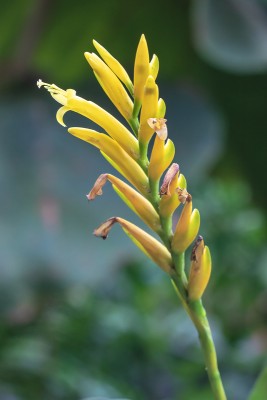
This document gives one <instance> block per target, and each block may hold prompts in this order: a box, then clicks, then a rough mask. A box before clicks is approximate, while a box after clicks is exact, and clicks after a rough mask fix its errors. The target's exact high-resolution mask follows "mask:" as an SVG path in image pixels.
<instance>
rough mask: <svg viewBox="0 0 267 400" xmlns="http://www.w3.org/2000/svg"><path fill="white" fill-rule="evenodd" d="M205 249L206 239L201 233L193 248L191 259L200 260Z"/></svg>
mask: <svg viewBox="0 0 267 400" xmlns="http://www.w3.org/2000/svg"><path fill="white" fill-rule="evenodd" d="M203 250H204V239H203V236H201V235H199V236H198V238H197V240H196V241H195V244H194V247H193V249H192V253H191V261H195V262H198V261H199V259H200V257H201V255H202V253H203Z"/></svg>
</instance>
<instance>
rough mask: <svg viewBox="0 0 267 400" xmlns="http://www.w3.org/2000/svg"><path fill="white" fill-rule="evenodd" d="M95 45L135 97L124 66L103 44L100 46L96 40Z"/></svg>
mask: <svg viewBox="0 0 267 400" xmlns="http://www.w3.org/2000/svg"><path fill="white" fill-rule="evenodd" d="M93 44H94V46H95V48H96V50H97V51H98V53H99V54H100V56H101V57H102V58H103V60H104V61H105V63H106V64H107V65H108V66H109V68H110V69H111V71H113V72H114V74H115V75H117V77H118V78H119V79H120V81H121V82H122V83H124V85H125V86H126V87H127V89H128V90H129V92H130V93H131V94H132V95H133V83H132V81H131V79H130V77H129V75H128V74H127V72H126V71H125V69H124V68H123V66H122V65H121V64H120V63H119V61H118V60H116V58H115V57H113V56H112V55H111V54H110V53H109V52H108V51H107V50H106V49H105V48H104V47H103V46H101V44H99V43H98V42H97V41H96V40H93Z"/></svg>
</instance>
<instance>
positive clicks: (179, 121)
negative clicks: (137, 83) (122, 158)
mask: <svg viewBox="0 0 267 400" xmlns="http://www.w3.org/2000/svg"><path fill="white" fill-rule="evenodd" d="M255 21H256V22H255ZM0 26H1V35H0V79H1V80H0V85H1V88H2V94H1V118H0V122H1V146H0V153H1V157H0V164H1V168H0V185H1V198H0V200H1V207H0V210H1V218H0V239H1V244H0V245H1V249H0V254H1V259H0V264H1V280H0V281H1V283H0V288H1V290H0V315H1V323H0V326H1V328H0V332H1V341H0V377H1V379H0V399H3V400H24V399H25V400H26V399H27V400H36V399H44V400H46V399H56V400H72V399H73V400H74V399H82V398H88V397H89V398H90V396H103V397H107V398H110V397H113V398H116V397H125V398H129V399H132V400H134V399H138V400H147V399H153V400H192V399H196V398H197V399H198V400H202V399H203V400H204V399H205V400H208V399H210V389H209V386H208V384H207V378H206V373H205V370H204V368H203V361H202V357H201V354H200V349H199V347H198V344H197V337H196V334H195V332H194V330H193V328H192V326H191V324H190V321H188V318H187V316H186V315H185V314H184V312H183V311H182V310H181V309H180V308H179V302H178V300H177V299H176V297H175V293H174V292H173V291H172V288H171V285H170V283H169V281H168V279H166V277H164V275H162V273H161V271H158V270H157V269H156V268H155V267H154V266H153V267H152V265H151V264H146V263H145V264H142V259H141V258H140V259H139V256H138V253H136V254H137V255H136V257H135V258H133V257H132V253H131V254H130V253H129V254H130V255H129V256H128V257H127V261H126V260H125V259H124V260H121V262H120V263H119V265H118V267H117V269H116V268H114V267H113V264H112V265H110V266H107V268H106V269H105V274H103V275H102V276H100V277H99V275H101V273H100V272H99V271H95V272H91V271H94V270H93V265H94V263H97V261H99V260H96V259H94V258H93V257H92V252H91V251H92V250H91V249H90V248H89V247H88V248H87V245H88V242H87V237H86V235H87V230H88V222H87V221H86V220H85V218H84V214H83V210H82V204H83V203H82V201H77V202H76V203H75V202H74V198H75V199H77V197H79V199H80V196H82V195H83V193H84V192H85V191H86V190H87V189H89V187H87V186H88V182H87V180H88V179H90V180H91V181H92V182H93V181H94V179H95V177H96V176H95V174H96V173H95V172H94V174H92V171H94V170H97V168H98V167H96V162H97V161H96V159H97V157H94V155H92V153H90V152H88V153H85V151H88V150H87V148H86V149H85V150H83V148H84V144H82V143H78V142H75V143H74V140H73V141H72V138H67V139H66V138H65V136H64V138H63V135H62V134H61V132H62V131H56V130H55V131H52V129H51V127H52V122H51V121H53V126H54V125H56V121H55V120H54V114H53V112H54V111H51V110H52V109H50V108H48V109H46V110H45V111H44V108H43V106H42V104H41V103H40V102H39V101H37V100H36V93H35V92H36V89H35V86H34V85H35V82H36V80H37V79H38V78H39V77H41V78H42V79H43V80H47V81H48V82H50V81H54V82H55V83H57V84H58V85H60V86H62V87H63V86H66V87H72V88H76V87H78V88H79V87H80V88H81V89H80V90H81V94H82V95H83V96H85V97H90V96H91V82H90V80H92V79H93V74H91V73H90V71H89V68H88V66H87V64H86V61H85V60H84V58H83V52H84V51H86V50H88V51H91V50H92V44H91V41H92V39H93V38H96V39H97V40H98V41H99V42H100V43H102V44H103V45H104V46H105V47H106V48H107V49H109V50H110V51H111V52H112V53H113V54H114V55H115V56H116V57H117V58H118V59H119V60H120V61H121V62H122V63H123V64H124V65H125V67H126V68H127V70H128V71H129V72H130V73H132V65H133V57H134V56H133V55H134V53H135V48H136V44H137V42H138V40H139V37H140V34H141V33H142V32H144V33H145V34H146V37H147V40H148V43H149V47H150V49H151V52H154V51H155V52H157V55H158V56H159V59H160V80H161V81H160V83H159V85H160V87H162V88H163V90H162V92H163V93H162V94H163V97H164V98H165V100H166V102H167V107H168V123H169V124H170V128H171V129H170V131H171V132H172V133H171V134H174V136H175V135H176V132H178V133H177V135H176V137H175V140H177V156H176V160H177V161H178V162H179V163H180V162H182V165H181V167H182V169H183V172H185V175H186V176H188V171H189V175H191V178H190V180H189V184H190V182H191V181H193V182H194V183H193V191H192V194H193V195H194V204H195V205H196V206H197V208H199V209H200V211H201V216H202V225H201V226H202V228H201V234H203V235H204V236H205V240H206V242H207V243H208V244H209V246H210V248H211V251H212V255H213V265H214V267H213V274H212V280H211V283H210V285H209V288H208V290H207V293H206V294H205V298H204V301H205V304H206V306H207V309H208V312H209V315H211V323H212V328H213V332H214V336H215V342H216V344H217V349H218V355H219V363H220V366H221V370H222V375H223V380H224V381H225V383H226V389H227V392H228V393H229V398H233V399H235V400H243V399H244V398H246V397H247V394H248V392H249V390H250V389H251V387H252V385H253V382H254V381H255V379H256V377H257V375H258V374H259V372H260V369H261V367H262V365H263V364H264V360H266V349H267V323H266V320H267V314H266V300H267V292H266V287H267V269H266V264H267V248H266V236H267V235H266V233H267V232H266V226H267V225H266V207H267V180H266V179H265V176H264V171H265V161H266V148H267V135H266V131H267V118H266V92H267V91H266V89H267V67H266V43H267V41H266V30H267V27H266V26H267V23H266V2H265V1H264V0H257V1H256V0H255V1H254V2H250V1H249V0H246V1H245V0H244V1H242V2H241V1H240V0H228V1H225V2H220V1H215V0H213V1H208V0H205V1H204V0H203V1H202V2H200V1H198V0H196V1H188V0H180V1H169V2H167V3H166V4H164V5H163V6H161V7H159V8H155V2H152V0H147V1H146V2H144V1H140V0H136V1H135V2H134V7H131V11H130V12H129V5H128V4H127V3H125V2H123V1H122V0H102V1H101V2H95V1H86V2H84V1H81V0H77V1H75V2H73V1H67V0H57V1H53V0H38V1H34V0H14V1H13V2H12V5H10V4H9V3H8V2H2V3H1V13H0ZM88 88H89V89H90V91H89V95H88ZM177 88H178V89H177ZM181 88H182V89H181ZM185 88H186V90H185ZM10 92H13V96H11V95H10ZM33 93H35V94H34V96H33ZM188 93H190V95H188ZM25 94H26V95H28V96H31V97H32V100H33V101H32V102H29V103H28V102H27V99H26V100H25ZM92 95H93V96H94V95H95V92H94V91H93V90H92ZM190 96H191V97H190ZM177 97H179V101H178V102H176V101H175V99H177ZM192 99H193V101H192ZM93 100H95V98H93ZM33 103H34V105H33ZM101 104H103V103H102V102H101ZM199 104H200V106H199ZM207 104H208V105H209V106H208V107H207ZM178 108H179V110H180V111H178V110H177V109H178ZM215 110H216V111H217V114H219V116H220V118H219V120H220V121H219V122H218V118H217V117H218V115H217V116H215V114H216V112H215ZM196 116H197V117H196ZM10 121H12V123H13V125H11V124H10ZM186 121H188V123H189V125H190V126H188V123H187V124H186V123H185V122H186ZM221 121H223V122H222V123H221ZM172 124H173V125H172ZM222 127H224V128H225V138H226V140H225V143H223V139H222V135H221V134H219V132H220V133H221V129H222ZM197 128H198V129H197ZM55 129H57V128H55ZM37 130H38V132H40V136H38V134H37ZM199 130H200V132H199ZM48 132H50V136H49V135H48ZM189 132H190V134H189ZM207 132H208V134H207ZM52 138H54V139H52ZM179 141H180V144H178V143H179ZM207 143H209V147H207ZM223 145H224V146H225V147H223ZM67 146H69V147H67ZM201 146H202V147H201ZM207 148H208V149H209V154H206V153H205V152H203V149H207ZM83 152H84V153H83ZM73 154H74V156H73V158H71V157H72V155H73ZM87 154H88V156H87ZM33 155H34V156H33ZM200 155H201V158H202V159H203V160H204V162H203V163H204V164H205V165H204V167H203V163H202V164H200V161H199V156H200ZM60 156H61V158H60ZM75 157H76V159H75ZM86 157H87V158H89V161H88V163H86V162H85V159H87V158H86ZM77 160H78V161H77ZM207 160H208V161H207ZM190 166H191V170H190ZM99 168H102V164H101V166H100V165H99ZM101 172H103V171H102V170H101V171H99V173H101ZM92 175H94V176H92ZM87 176H88V177H87ZM77 177H78V178H77ZM91 181H90V182H91ZM49 184H50V186H49ZM85 187H86V188H85ZM190 191H191V187H190ZM52 192H53V193H54V196H55V198H54V197H53V196H51V193H52ZM107 193H109V192H107ZM76 194H77V196H76ZM103 197H104V196H103ZM53 199H54V200H56V201H57V202H56V201H55V204H54V203H53ZM42 201H43V203H44V204H43V205H42V207H43V208H45V210H47V208H46V207H48V206H47V204H46V201H48V203H49V202H50V203H51V202H52V203H53V204H54V206H55V208H56V207H58V204H59V203H60V204H65V205H66V208H65V209H64V210H63V211H62V210H61V212H62V214H63V216H64V215H68V220H67V219H66V220H64V221H63V225H61V226H60V233H59V232H58V231H57V229H56V228H55V226H54V225H53V221H52V227H51V226H48V227H45V228H46V229H44V230H43V231H42V225H41V222H40V220H38V218H37V222H36V220H35V219H34V217H35V216H36V215H37V216H38V213H37V210H38V207H40V204H39V203H41V202H42ZM101 202H102V203H101ZM101 202H100V203H99V204H100V206H99V208H93V207H96V206H95V205H94V206H91V209H93V210H94V211H93V212H91V214H90V217H89V220H90V229H91V230H92V228H94V226H93V224H94V223H95V221H96V220H97V223H98V222H101V221H100V219H101V220H102V218H101V216H102V214H101V215H100V210H102V212H103V209H104V212H107V213H109V212H110V210H113V209H115V208H114V199H112V201H110V200H109V198H108V200H107V203H104V200H102V199H101ZM108 202H110V203H111V202H112V205H111V204H109V203H108ZM50 203H49V204H50ZM53 204H52V206H53ZM103 204H104V206H103ZM259 205H261V206H262V208H261V209H260V208H259ZM101 207H102V208H101ZM112 207H113V208H112ZM116 207H117V208H116V210H120V211H121V210H122V208H121V207H122V206H121V205H120V203H119V200H116ZM52 208H53V207H52ZM95 210H96V211H95ZM44 212H46V211H44ZM112 212H113V211H112ZM29 213H30V214H31V215H32V218H29V215H30V214H29ZM88 214H89V211H88ZM93 214H94V215H93ZM109 216H110V215H109V214H108V215H107V217H109ZM8 218H9V219H10V221H9V224H8V221H7V219H8ZM104 219H105V218H103V220H104ZM78 231H80V235H77V232H78ZM38 232H39V233H38ZM18 236H19V237H18ZM84 237H86V238H85V239H83V240H82V238H84ZM63 238H65V241H64V245H63V244H62V243H61V242H62V241H63ZM94 240H97V239H94ZM111 240H112V238H110V242H108V243H111V244H108V243H101V251H102V253H103V254H102V255H101V256H102V257H103V256H105V257H106V260H107V259H109V258H112V255H111V252H112V251H113V258H112V260H113V261H114V258H115V257H117V256H116V254H117V253H118V251H119V249H120V248H123V249H124V250H125V249H126V248H125V247H124V246H125V242H123V241H122V239H119V240H120V242H119V243H118V241H116V239H114V242H111ZM92 241H93V239H92ZM26 242H27V243H26ZM39 242H40V243H41V245H42V252H41V253H40V252H39V245H40V243H39ZM18 243H19V246H20V250H21V249H22V251H20V252H19V251H18ZM25 243H26V244H25ZM93 243H95V242H93ZM97 246H99V243H98V244H97V245H94V244H93V245H92V246H91V247H94V250H95V251H96V252H99V250H98V247H97ZM108 246H109V247H108ZM102 249H103V250H102ZM127 249H128V248H127ZM127 249H126V251H128V250H127ZM56 251H57V252H59V253H60V252H61V257H58V258H57V257H56V254H58V253H56ZM16 252H17V253H16ZM37 252H39V253H38V254H37ZM114 252H115V253H116V254H115V255H114ZM7 253H9V254H10V255H11V257H10V258H8V257H6V254H7ZM15 254H17V255H19V257H21V259H20V268H21V269H23V271H24V273H23V274H21V270H20V271H18V270H16V268H14V265H13V264H16V262H17V259H16V262H15V261H14V260H15V257H13V256H14V255H15ZM77 254H79V255H80V258H78V256H77ZM127 254H128V253H127ZM29 255H30V257H29ZM75 258H76V259H77V260H79V262H80V263H81V264H82V268H84V265H86V266H89V267H90V273H91V275H92V274H93V273H94V274H95V275H97V274H98V278H99V280H98V282H101V284H99V283H98V284H95V283H94V285H92V284H91V285H89V284H88V283H87V282H88V281H87V280H86V279H85V278H84V277H85V276H88V275H89V271H87V270H86V268H84V271H83V273H81V269H82V268H80V269H79V267H80V266H78V265H75V262H73V259H75ZM6 259H8V260H11V262H10V265H5V260H6ZM12 260H13V263H12ZM102 260H103V258H102ZM67 262H69V263H72V264H74V265H71V270H72V275H71V274H70V267H69V265H68V273H67V272H66V273H64V268H63V267H62V265H63V266H64V264H66V265H65V270H67ZM99 270H100V269H99ZM7 271H8V272H9V274H8V273H7ZM36 271H38V273H37V272H36ZM67 274H68V276H71V277H72V279H73V280H71V279H70V278H69V279H66V275H67ZM78 274H80V275H81V278H80V279H76V275H78ZM83 279H84V282H85V283H84V284H83V283H82V282H83ZM261 400H262V399H261Z"/></svg>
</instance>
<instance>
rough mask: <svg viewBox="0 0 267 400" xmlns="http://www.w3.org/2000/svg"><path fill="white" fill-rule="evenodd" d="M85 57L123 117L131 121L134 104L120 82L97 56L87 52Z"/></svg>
mask: <svg viewBox="0 0 267 400" xmlns="http://www.w3.org/2000/svg"><path fill="white" fill-rule="evenodd" d="M84 55H85V58H86V60H87V61H88V63H89V64H90V66H91V67H92V69H93V71H94V74H95V76H96V78H97V80H98V81H99V83H100V85H101V87H102V89H103V90H104V92H105V93H106V95H107V96H108V97H109V98H110V100H111V101H112V103H113V104H114V105H115V107H117V109H118V110H119V112H120V113H121V114H122V115H123V117H124V118H125V119H126V120H127V121H130V120H131V118H132V113H133V102H132V100H131V99H130V97H129V96H128V93H127V92H126V90H125V89H124V87H123V85H122V83H121V82H120V80H119V79H118V78H117V76H116V75H115V74H114V72H112V71H111V69H110V68H109V67H108V66H107V65H106V64H105V63H104V61H102V60H101V58H99V57H98V56H97V55H96V54H94V53H87V52H86V53H84Z"/></svg>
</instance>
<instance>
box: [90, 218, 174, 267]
mask: <svg viewBox="0 0 267 400" xmlns="http://www.w3.org/2000/svg"><path fill="white" fill-rule="evenodd" d="M115 223H119V224H120V225H121V227H122V229H123V230H124V231H125V233H126V234H127V235H128V236H129V237H130V239H131V240H132V241H133V242H134V243H135V244H136V245H137V246H138V247H139V248H140V250H142V251H143V252H144V253H145V255H146V256H148V257H149V258H151V259H152V260H153V261H154V262H155V263H156V264H157V265H159V266H160V268H162V269H163V271H165V272H167V273H168V274H170V273H171V271H172V258H171V254H170V253H169V251H168V250H167V249H166V247H165V246H163V244H161V243H160V242H159V241H158V240H156V239H155V238H154V237H153V236H151V235H149V234H148V233H146V232H145V231H143V229H140V228H138V227H137V226H136V225H134V224H132V223H131V222H129V221H127V220H125V219H123V218H119V217H112V218H109V219H108V220H107V221H106V222H104V223H103V224H101V225H100V226H99V227H98V228H97V229H95V230H94V235H96V236H100V237H102V238H103V239H106V238H107V236H108V234H109V231H110V229H111V228H112V226H113V225H114V224H115Z"/></svg>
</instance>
